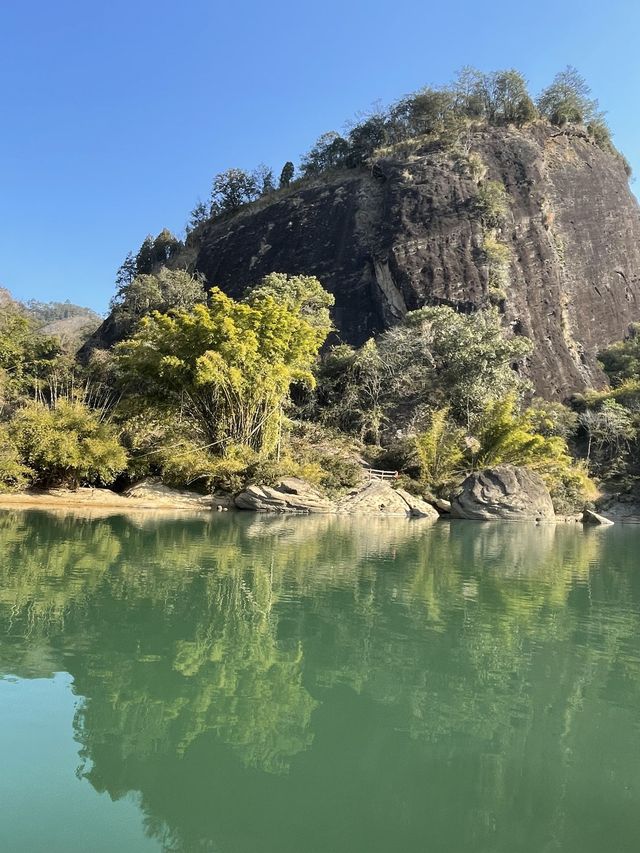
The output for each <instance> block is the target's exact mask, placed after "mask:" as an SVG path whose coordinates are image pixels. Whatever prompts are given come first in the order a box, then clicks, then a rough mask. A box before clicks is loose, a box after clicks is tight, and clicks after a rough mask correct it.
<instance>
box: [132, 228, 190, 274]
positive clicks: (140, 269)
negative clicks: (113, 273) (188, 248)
mask: <svg viewBox="0 0 640 853" xmlns="http://www.w3.org/2000/svg"><path fill="white" fill-rule="evenodd" d="M182 248H183V245H182V243H181V242H180V240H178V238H177V237H174V235H173V234H172V233H171V231H169V229H168V228H163V229H162V231H161V232H160V233H159V234H158V236H157V237H155V238H154V237H152V236H151V235H150V234H149V236H148V237H146V238H145V240H144V241H143V243H142V246H140V249H139V250H138V254H137V255H136V259H135V274H136V275H147V274H149V273H152V272H154V271H155V270H156V268H157V267H159V266H163V265H164V264H167V263H168V262H169V261H171V260H172V259H173V258H175V257H176V256H177V255H178V254H180V252H181V251H182ZM123 268H125V272H126V276H125V278H126V277H128V276H129V274H130V272H131V269H132V267H131V262H130V256H129V255H128V256H127V258H126V259H125V262H124V264H123V266H122V267H121V268H120V270H123ZM119 272H120V271H119Z"/></svg>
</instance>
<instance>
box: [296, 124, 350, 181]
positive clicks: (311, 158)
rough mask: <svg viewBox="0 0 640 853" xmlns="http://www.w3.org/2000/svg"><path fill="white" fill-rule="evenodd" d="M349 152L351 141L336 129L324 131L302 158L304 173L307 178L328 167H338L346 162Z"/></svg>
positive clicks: (324, 170)
mask: <svg viewBox="0 0 640 853" xmlns="http://www.w3.org/2000/svg"><path fill="white" fill-rule="evenodd" d="M348 154H349V143H348V142H347V140H346V139H344V138H343V137H342V136H340V134H339V133H336V132H335V131H334V130H332V131H330V132H329V133H323V134H322V136H321V137H320V138H319V139H318V141H317V142H316V144H315V145H314V146H313V148H312V149H311V151H309V152H308V153H307V154H305V155H304V157H303V158H302V163H301V165H302V173H303V175H304V176H305V178H307V177H310V176H311V175H318V174H320V173H321V172H326V171H327V170H328V169H337V168H340V167H341V166H343V165H344V164H345V160H346V158H347V155H348Z"/></svg>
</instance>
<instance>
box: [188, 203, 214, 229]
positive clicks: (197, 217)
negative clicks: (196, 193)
mask: <svg viewBox="0 0 640 853" xmlns="http://www.w3.org/2000/svg"><path fill="white" fill-rule="evenodd" d="M208 218H209V207H208V206H207V205H206V204H205V203H204V202H203V201H198V202H197V204H196V205H195V207H194V208H193V210H192V211H191V213H190V214H189V221H188V223H187V234H191V233H192V232H193V231H195V230H196V228H198V227H199V226H200V225H202V223H203V222H206V221H207V219H208Z"/></svg>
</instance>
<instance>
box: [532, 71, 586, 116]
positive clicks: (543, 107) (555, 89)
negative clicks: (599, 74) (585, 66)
mask: <svg viewBox="0 0 640 853" xmlns="http://www.w3.org/2000/svg"><path fill="white" fill-rule="evenodd" d="M590 95H591V89H590V88H589V86H588V84H587V82H586V80H585V79H584V77H582V75H581V74H579V73H578V71H577V70H576V69H575V68H573V67H572V66H571V65H568V66H567V67H566V68H565V69H564V71H560V72H559V73H558V74H556V76H555V77H554V78H553V82H552V83H551V85H550V86H548V87H547V88H546V89H544V91H543V92H542V93H541V94H540V97H539V98H538V109H539V110H540V112H541V114H542V115H543V116H544V117H545V118H548V119H549V121H551V122H552V123H553V124H557V125H560V126H562V125H564V124H589V123H590V122H592V121H594V120H596V119H598V120H601V118H602V116H601V113H600V112H599V110H598V102H597V101H596V100H594V99H593V98H591V97H590Z"/></svg>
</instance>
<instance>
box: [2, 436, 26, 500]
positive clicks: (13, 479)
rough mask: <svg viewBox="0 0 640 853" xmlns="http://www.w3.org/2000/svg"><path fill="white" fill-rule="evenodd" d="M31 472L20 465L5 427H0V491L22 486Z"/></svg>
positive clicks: (20, 462)
mask: <svg viewBox="0 0 640 853" xmlns="http://www.w3.org/2000/svg"><path fill="white" fill-rule="evenodd" d="M31 474H33V472H32V471H31V470H30V469H29V468H28V467H27V466H26V465H24V464H23V463H22V461H21V459H20V453H19V452H18V448H17V447H16V445H15V442H14V441H13V440H12V438H11V436H10V435H9V431H8V429H7V427H6V425H4V424H3V425H1V426H0V491H11V490H13V489H19V488H20V487H21V486H24V485H25V484H26V483H27V482H28V481H29V477H30V475H31Z"/></svg>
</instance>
